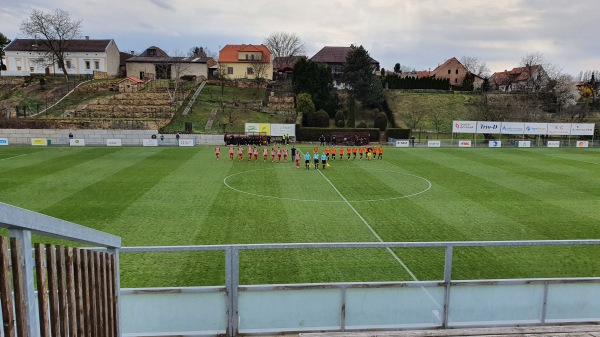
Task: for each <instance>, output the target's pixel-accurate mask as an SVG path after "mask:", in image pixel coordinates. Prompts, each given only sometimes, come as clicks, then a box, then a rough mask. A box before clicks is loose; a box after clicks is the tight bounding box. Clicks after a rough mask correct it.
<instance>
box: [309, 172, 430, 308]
mask: <svg viewBox="0 0 600 337" xmlns="http://www.w3.org/2000/svg"><path fill="white" fill-rule="evenodd" d="M317 171H319V173H320V174H321V176H322V177H323V178H324V179H325V180H327V182H328V183H329V185H331V187H332V188H333V189H334V190H335V191H336V192H337V194H338V195H339V196H340V198H342V200H344V202H345V203H346V205H348V207H350V209H352V211H354V214H356V215H357V216H358V218H359V219H360V220H362V222H363V223H364V224H365V226H367V228H368V229H369V230H370V231H371V233H373V235H374V236H375V237H376V238H377V240H379V242H382V243H385V241H383V240H382V239H381V237H380V236H379V235H378V234H377V232H375V230H374V229H373V227H371V225H369V223H368V222H367V220H365V218H363V216H362V215H360V213H358V211H357V210H356V208H354V206H352V204H351V203H350V202H349V201H348V199H346V197H344V195H343V194H342V193H341V192H340V191H339V190H338V189H337V187H335V185H334V184H333V183H332V182H331V180H329V178H327V177H326V176H325V175H324V174H323V172H321V170H319V169H317ZM430 187H431V186H430ZM385 249H386V250H387V251H388V252H389V253H390V254H392V256H393V257H394V259H395V260H396V261H398V263H399V264H400V265H401V266H402V268H404V270H406V272H407V273H408V274H409V275H410V277H412V279H413V280H414V281H419V279H418V278H417V277H416V276H415V274H414V273H413V272H412V271H411V270H410V269H409V268H408V266H407V265H406V264H405V263H404V261H402V259H401V258H400V257H399V256H398V255H396V253H394V251H393V250H392V249H391V248H390V247H386V248H385ZM421 289H422V290H423V291H424V292H425V294H426V295H427V296H428V297H429V299H431V301H432V302H433V303H434V304H435V305H436V306H437V307H438V308H440V309H441V308H442V306H441V305H440V304H439V303H438V302H437V301H436V300H435V298H433V296H432V295H431V294H430V293H429V291H427V289H425V287H421Z"/></svg>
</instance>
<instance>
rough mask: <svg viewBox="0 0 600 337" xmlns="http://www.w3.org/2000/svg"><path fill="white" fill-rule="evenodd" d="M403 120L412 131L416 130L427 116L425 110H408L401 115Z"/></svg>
mask: <svg viewBox="0 0 600 337" xmlns="http://www.w3.org/2000/svg"><path fill="white" fill-rule="evenodd" d="M400 115H401V117H402V120H403V121H404V122H405V123H406V125H407V126H408V127H409V128H410V129H411V130H416V129H417V127H418V126H419V125H420V124H421V121H422V120H423V118H425V116H426V112H425V110H407V111H403V112H402V113H401V114H400Z"/></svg>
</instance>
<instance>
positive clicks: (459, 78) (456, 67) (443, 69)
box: [417, 57, 483, 89]
mask: <svg viewBox="0 0 600 337" xmlns="http://www.w3.org/2000/svg"><path fill="white" fill-rule="evenodd" d="M468 73H469V71H468V70H467V68H465V66H464V65H463V64H462V63H460V61H459V60H458V59H457V58H456V57H453V58H451V59H448V60H446V61H445V62H444V63H442V64H441V65H439V66H437V68H435V69H434V70H432V71H427V70H426V71H419V72H417V74H418V77H419V78H421V77H435V78H444V79H448V80H449V81H450V86H451V87H452V88H454V89H458V88H460V87H461V86H462V84H463V81H464V80H465V77H466V76H467V74H468ZM471 75H472V76H473V87H474V89H480V88H481V86H482V85H483V78H482V77H480V76H477V75H475V74H473V73H471Z"/></svg>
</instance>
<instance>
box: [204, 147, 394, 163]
mask: <svg viewBox="0 0 600 337" xmlns="http://www.w3.org/2000/svg"><path fill="white" fill-rule="evenodd" d="M258 152H259V150H258V147H256V146H248V147H247V150H246V155H247V156H248V161H250V160H252V159H254V160H255V161H256V160H258ZM299 152H300V151H298V150H296V148H295V147H292V149H291V155H292V158H294V159H297V158H296V154H298V153H299ZM313 153H319V148H318V147H315V148H314V149H313ZM270 154H271V162H275V158H276V157H277V162H281V157H282V156H283V160H284V162H287V161H288V156H289V152H288V148H287V147H285V148H283V149H281V147H279V146H278V147H277V149H275V148H274V147H272V148H271V151H270ZM338 154H339V159H340V160H343V159H344V154H346V156H347V159H348V160H350V159H351V158H352V159H354V160H356V158H357V154H358V155H359V157H358V159H359V160H362V159H363V157H365V158H366V159H367V160H371V159H373V160H375V159H383V147H382V146H379V147H371V146H369V145H366V146H361V147H356V146H355V147H348V148H346V149H344V147H340V149H339V151H338V150H337V148H335V147H333V148H331V149H330V148H329V147H327V148H325V151H324V155H325V156H326V158H327V160H329V159H330V157H331V159H333V160H336V158H337V155H338ZM237 155H238V160H239V161H242V160H243V158H244V148H243V147H242V146H238V148H237ZM262 155H263V161H265V162H266V161H267V160H268V158H269V149H268V147H265V148H263V150H262ZM215 156H216V157H217V160H219V159H220V157H221V147H220V146H217V147H215ZM234 156H235V147H234V146H233V145H230V146H229V158H230V159H231V160H233V159H234Z"/></svg>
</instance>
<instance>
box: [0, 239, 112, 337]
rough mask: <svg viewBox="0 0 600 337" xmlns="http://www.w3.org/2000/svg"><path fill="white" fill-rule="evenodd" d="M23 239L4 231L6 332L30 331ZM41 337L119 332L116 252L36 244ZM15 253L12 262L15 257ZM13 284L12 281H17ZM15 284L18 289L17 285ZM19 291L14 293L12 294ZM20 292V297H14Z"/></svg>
mask: <svg viewBox="0 0 600 337" xmlns="http://www.w3.org/2000/svg"><path fill="white" fill-rule="evenodd" d="M21 245H22V242H21V240H19V239H18V238H14V237H13V238H10V247H11V253H9V249H8V239H7V238H5V237H3V236H0V302H1V304H2V320H3V332H4V334H3V335H4V336H5V337H15V336H19V337H21V336H22V337H29V332H28V330H29V329H28V326H29V324H30V322H29V321H28V316H27V314H26V312H25V310H26V309H25V305H24V298H25V291H26V290H25V289H26V282H27V280H25V279H24V277H23V275H24V257H23V256H21V254H20V253H19V252H21V251H29V250H23V249H21V248H22V247H20V246H21ZM34 250H35V271H36V272H35V274H36V280H35V281H36V285H37V295H38V306H37V308H43V310H38V313H39V329H40V333H39V335H40V336H41V337H96V336H98V337H104V336H106V337H117V336H118V307H117V303H118V301H117V298H118V293H117V291H118V290H117V289H118V284H117V275H116V259H115V256H114V255H113V254H108V253H101V252H97V251H91V250H84V249H78V248H69V247H63V246H54V245H50V244H48V245H42V244H35V249H34ZM9 258H10V259H11V262H12V268H11V264H10V263H9ZM11 285H12V286H11ZM11 288H12V289H11ZM13 292H14V296H13V295H12V294H13ZM13 297H14V298H13Z"/></svg>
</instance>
